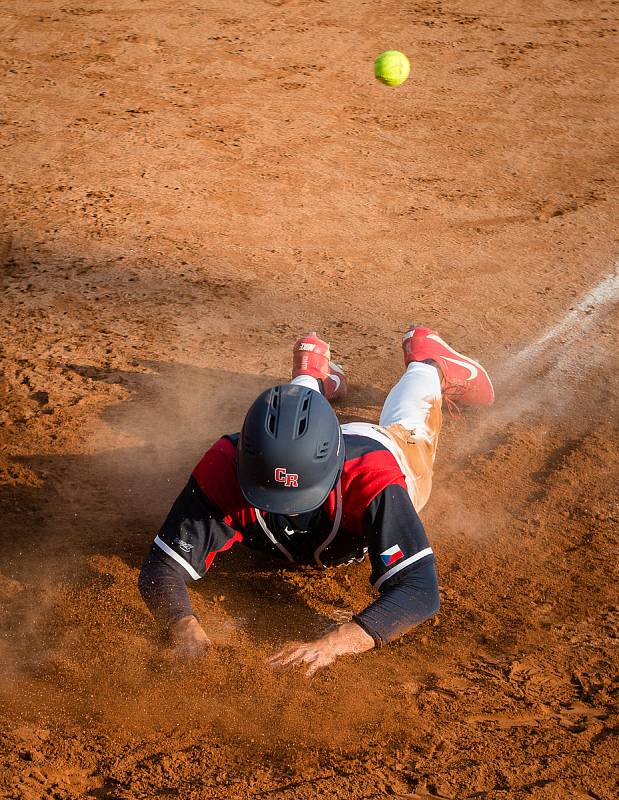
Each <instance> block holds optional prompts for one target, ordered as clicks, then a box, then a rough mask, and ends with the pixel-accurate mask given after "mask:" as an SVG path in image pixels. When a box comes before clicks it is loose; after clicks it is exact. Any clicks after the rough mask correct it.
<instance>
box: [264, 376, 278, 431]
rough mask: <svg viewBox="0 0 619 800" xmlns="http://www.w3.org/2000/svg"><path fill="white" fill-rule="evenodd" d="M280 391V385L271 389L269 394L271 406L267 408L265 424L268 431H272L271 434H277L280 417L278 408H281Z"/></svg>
mask: <svg viewBox="0 0 619 800" xmlns="http://www.w3.org/2000/svg"><path fill="white" fill-rule="evenodd" d="M279 391H280V387H279V386H275V387H274V388H273V389H272V390H271V394H270V396H269V407H268V408H267V413H266V418H265V420H264V426H265V428H266V430H267V433H270V434H271V436H273V437H275V436H277V420H278V417H279V414H278V408H279Z"/></svg>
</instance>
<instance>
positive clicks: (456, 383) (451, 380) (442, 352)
mask: <svg viewBox="0 0 619 800" xmlns="http://www.w3.org/2000/svg"><path fill="white" fill-rule="evenodd" d="M402 349H403V350H404V363H405V364H406V365H407V366H408V365H409V364H410V363H411V361H434V362H436V364H437V365H438V367H439V369H440V370H441V373H442V378H443V381H442V387H443V397H444V398H445V402H446V403H447V405H448V406H449V408H450V409H451V406H452V405H454V404H455V403H454V401H457V402H458V403H461V404H462V405H463V406H491V405H492V403H493V402H494V389H493V388H492V382H491V381H490V377H489V375H488V373H487V372H486V370H485V369H484V368H483V367H482V365H481V364H478V363H477V361H473V359H472V358H469V357H468V356H463V355H462V353H458V352H457V351H456V350H454V349H453V348H452V347H450V346H449V345H448V344H447V342H444V341H443V340H442V339H441V337H440V336H439V335H438V333H437V332H436V331H433V330H431V329H430V328H423V327H421V326H419V325H411V326H410V328H409V329H408V330H407V331H406V333H405V334H404V336H403V337H402Z"/></svg>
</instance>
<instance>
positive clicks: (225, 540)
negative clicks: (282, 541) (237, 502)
mask: <svg viewBox="0 0 619 800" xmlns="http://www.w3.org/2000/svg"><path fill="white" fill-rule="evenodd" d="M230 523H231V519H230V517H228V516H225V515H224V513H223V512H222V511H221V510H220V509H218V508H217V506H215V505H214V503H213V502H212V501H211V500H210V499H209V498H208V497H207V496H206V495H205V494H204V492H203V491H202V489H201V488H200V486H199V485H198V483H197V481H196V479H195V478H194V476H193V475H192V476H191V477H190V479H189V481H188V483H187V485H186V486H185V488H184V489H183V490H182V492H181V493H180V494H179V496H178V497H177V498H176V500H175V501H174V504H173V506H172V508H171V509H170V512H169V513H168V516H167V517H166V520H165V522H164V523H163V525H162V526H161V530H160V531H159V533H158V534H157V536H156V537H155V541H154V543H153V546H152V550H151V553H152V554H153V555H155V556H157V557H158V558H159V559H161V560H163V561H164V562H165V563H167V564H168V565H169V566H170V567H172V568H173V569H174V570H176V571H177V572H180V573H181V574H182V575H183V577H184V579H185V580H187V579H188V577H190V578H193V580H198V579H199V578H203V577H204V576H205V575H206V573H207V571H208V569H209V567H210V566H211V564H212V563H213V561H214V559H215V556H216V555H217V553H221V552H223V551H224V550H228V549H230V547H232V545H233V544H235V542H240V541H242V539H243V537H242V535H241V533H240V532H239V531H236V530H234V528H233V527H232V526H231V524H230Z"/></svg>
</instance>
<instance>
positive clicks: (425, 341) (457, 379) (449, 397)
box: [380, 325, 494, 511]
mask: <svg viewBox="0 0 619 800" xmlns="http://www.w3.org/2000/svg"><path fill="white" fill-rule="evenodd" d="M402 348H403V351H404V363H405V365H406V372H405V373H404V375H403V376H402V377H401V378H400V380H399V381H398V383H397V384H396V385H395V386H394V387H393V389H392V390H391V392H390V393H389V395H388V397H387V399H386V401H385V404H384V406H383V410H382V413H381V417H380V424H381V425H382V426H383V427H385V428H387V429H388V431H389V434H390V435H391V436H392V437H393V438H394V439H395V440H396V441H397V443H398V444H399V446H400V447H401V449H402V450H403V452H404V454H405V455H406V459H407V462H408V464H409V466H410V468H411V471H412V473H413V475H414V487H415V489H414V493H413V494H414V497H412V499H413V503H414V504H415V508H416V509H417V510H418V511H419V510H421V508H423V506H424V505H425V504H426V502H427V501H428V498H429V496H430V491H431V488H432V466H433V463H434V457H435V455H436V447H437V444H438V435H439V432H440V428H441V421H442V414H441V404H442V400H443V399H444V400H445V401H446V402H447V403H448V404H449V405H450V407H452V406H454V405H455V401H456V400H457V401H458V402H459V403H461V404H463V405H491V404H492V402H493V401H494V390H493V388H492V383H491V381H490V378H489V376H488V373H487V372H486V370H485V369H484V368H483V367H482V366H481V364H478V363H477V362H476V361H473V359H472V358H469V357H468V356H464V355H462V354H461V353H458V352H457V351H456V350H454V349H453V348H452V347H450V346H449V345H448V344H447V343H446V342H445V341H444V340H443V339H441V338H440V336H439V335H438V334H437V333H436V331H433V330H431V329H430V328H424V327H421V326H419V325H411V327H410V328H409V329H408V330H407V331H406V333H405V334H404V337H403V339H402Z"/></svg>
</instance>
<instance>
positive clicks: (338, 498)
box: [314, 478, 342, 567]
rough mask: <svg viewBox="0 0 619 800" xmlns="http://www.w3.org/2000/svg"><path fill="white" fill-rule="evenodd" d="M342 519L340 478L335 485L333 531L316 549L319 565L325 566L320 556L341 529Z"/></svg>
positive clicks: (315, 558) (315, 556)
mask: <svg viewBox="0 0 619 800" xmlns="http://www.w3.org/2000/svg"><path fill="white" fill-rule="evenodd" d="M341 521H342V481H341V480H340V479H339V478H338V481H337V484H336V485H335V517H334V519H333V527H332V528H331V532H330V533H329V535H328V536H327V538H326V539H325V540H324V542H323V543H322V544H321V545H319V546H318V547H317V548H316V549H315V550H314V561H315V562H316V564H317V565H318V566H319V567H324V564H323V563H322V561H321V560H320V556H321V555H322V551H323V550H325V549H326V548H327V547H328V546H329V545H330V544H331V542H332V541H333V540H334V539H335V535H336V533H337V532H338V530H339V529H340V522H341Z"/></svg>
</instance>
